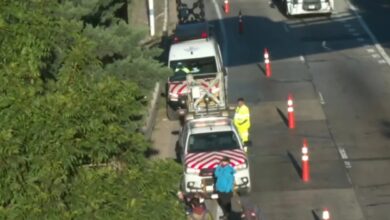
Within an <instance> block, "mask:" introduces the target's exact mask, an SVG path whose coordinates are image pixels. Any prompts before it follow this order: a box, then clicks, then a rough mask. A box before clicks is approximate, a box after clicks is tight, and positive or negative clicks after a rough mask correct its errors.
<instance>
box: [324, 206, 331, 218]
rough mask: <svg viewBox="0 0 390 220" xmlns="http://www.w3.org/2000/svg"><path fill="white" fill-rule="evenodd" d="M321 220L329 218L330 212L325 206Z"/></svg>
mask: <svg viewBox="0 0 390 220" xmlns="http://www.w3.org/2000/svg"><path fill="white" fill-rule="evenodd" d="M322 220H330V214H329V210H328V209H327V208H325V209H324V210H323V211H322Z"/></svg>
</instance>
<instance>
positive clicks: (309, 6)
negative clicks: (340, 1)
mask: <svg viewBox="0 0 390 220" xmlns="http://www.w3.org/2000/svg"><path fill="white" fill-rule="evenodd" d="M282 1H283V7H284V8H285V10H286V12H285V13H286V15H288V16H295V15H305V14H328V15H331V14H332V12H333V10H334V2H333V0H282Z"/></svg>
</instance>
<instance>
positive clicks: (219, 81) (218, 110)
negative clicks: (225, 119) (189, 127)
mask: <svg viewBox="0 0 390 220" xmlns="http://www.w3.org/2000/svg"><path fill="white" fill-rule="evenodd" d="M187 89H188V95H187V118H195V117H196V118H199V117H206V116H228V114H229V113H228V106H227V100H226V87H225V77H224V74H223V72H219V73H217V74H216V75H214V77H212V79H211V80H209V82H205V81H204V80H203V79H194V76H193V75H192V74H188V75H187Z"/></svg>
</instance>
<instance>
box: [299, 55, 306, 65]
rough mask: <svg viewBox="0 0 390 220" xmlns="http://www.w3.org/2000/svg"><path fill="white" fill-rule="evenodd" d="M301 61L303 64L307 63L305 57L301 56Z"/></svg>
mask: <svg viewBox="0 0 390 220" xmlns="http://www.w3.org/2000/svg"><path fill="white" fill-rule="evenodd" d="M299 59H300V60H301V62H302V63H304V62H305V57H304V56H303V55H301V56H300V57H299Z"/></svg>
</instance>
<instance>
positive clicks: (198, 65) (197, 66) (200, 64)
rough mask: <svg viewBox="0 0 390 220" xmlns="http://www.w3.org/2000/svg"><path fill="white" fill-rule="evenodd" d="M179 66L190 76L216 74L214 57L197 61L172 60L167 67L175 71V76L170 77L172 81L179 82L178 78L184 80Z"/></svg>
mask: <svg viewBox="0 0 390 220" xmlns="http://www.w3.org/2000/svg"><path fill="white" fill-rule="evenodd" d="M180 64H181V66H182V67H183V68H187V69H188V70H189V71H190V73H191V74H204V73H216V72H217V64H216V61H215V57H203V58H197V59H187V60H172V61H171V62H170V63H169V66H170V67H171V68H172V70H173V71H175V75H174V76H173V77H171V78H172V79H175V76H176V78H178V79H176V80H180V79H179V78H183V77H184V78H183V79H182V80H184V79H185V73H184V74H183V72H182V71H180V70H179V69H180Z"/></svg>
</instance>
